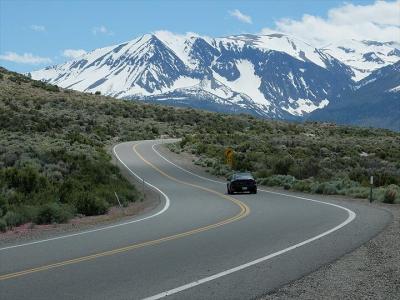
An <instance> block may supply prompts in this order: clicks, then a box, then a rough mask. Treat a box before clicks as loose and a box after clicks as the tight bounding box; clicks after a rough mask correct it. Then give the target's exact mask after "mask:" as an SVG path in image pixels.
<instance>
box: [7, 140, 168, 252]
mask: <svg viewBox="0 0 400 300" xmlns="http://www.w3.org/2000/svg"><path fill="white" fill-rule="evenodd" d="M121 144H123V143H121ZM121 144H118V145H115V146H114V147H113V152H114V155H115V157H116V158H117V159H118V160H119V161H120V162H121V163H122V164H123V165H124V167H125V168H126V169H127V170H128V171H129V172H131V173H132V174H133V175H134V176H135V177H136V178H137V179H138V180H139V181H142V182H144V183H145V184H146V185H148V186H150V187H151V188H153V189H155V190H156V191H158V192H159V193H160V194H161V195H163V197H164V198H165V204H164V207H163V208H162V209H161V210H160V211H158V212H156V213H155V214H152V215H150V216H147V217H144V218H140V219H136V220H132V221H128V222H124V223H119V224H115V225H110V226H105V227H101V228H96V229H91V230H86V231H81V232H77V233H72V234H66V235H61V236H57V237H53V238H48V239H43V240H38V241H34V242H29V243H23V244H17V245H13V246H7V247H3V248H0V251H4V250H8V249H13V248H18V247H23V246H29V245H34V244H40V243H45V242H49V241H54V240H60V239H65V238H69V237H73V236H79V235H84V234H88V233H92V232H96V231H102V230H108V229H111V228H115V227H121V226H125V225H129V224H132V223H137V222H140V221H144V220H147V219H150V218H154V217H156V216H159V215H161V214H162V213H164V212H165V211H166V210H167V209H168V208H169V206H170V203H171V202H170V199H169V198H168V196H167V195H166V194H165V193H164V192H163V191H162V190H160V189H159V188H158V187H156V186H154V185H152V184H151V183H149V182H147V181H144V179H142V178H141V177H140V176H139V175H137V174H136V173H135V172H133V171H132V170H131V169H130V168H129V167H128V166H127V165H126V164H125V163H124V162H123V161H122V160H121V159H120V158H119V156H118V154H117V152H116V151H115V149H116V148H117V146H119V145H121Z"/></svg>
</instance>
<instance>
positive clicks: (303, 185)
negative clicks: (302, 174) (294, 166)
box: [292, 179, 312, 192]
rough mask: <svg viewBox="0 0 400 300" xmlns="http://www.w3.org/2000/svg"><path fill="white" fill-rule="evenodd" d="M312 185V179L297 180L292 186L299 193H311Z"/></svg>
mask: <svg viewBox="0 0 400 300" xmlns="http://www.w3.org/2000/svg"><path fill="white" fill-rule="evenodd" d="M311 184H312V180H310V179H304V180H296V181H295V182H294V183H293V185H292V189H293V190H295V191H299V192H311Z"/></svg>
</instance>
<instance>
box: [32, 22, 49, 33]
mask: <svg viewBox="0 0 400 300" xmlns="http://www.w3.org/2000/svg"><path fill="white" fill-rule="evenodd" d="M29 28H30V29H32V30H33V31H38V32H41V31H46V27H44V26H43V25H36V24H33V25H31V26H29Z"/></svg>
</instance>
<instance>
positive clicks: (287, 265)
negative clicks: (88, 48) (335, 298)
mask: <svg viewBox="0 0 400 300" xmlns="http://www.w3.org/2000/svg"><path fill="white" fill-rule="evenodd" d="M159 143H161V141H143V142H129V143H123V144H119V145H117V146H116V147H115V148H114V151H115V153H116V155H117V156H118V158H119V159H120V161H121V162H120V164H121V165H122V164H123V165H124V166H123V167H127V168H129V169H130V172H131V173H132V176H139V177H140V178H143V179H144V180H145V181H146V183H147V184H151V185H152V186H153V188H154V189H158V192H160V193H162V195H163V196H162V203H161V204H160V205H159V206H158V207H157V208H156V209H155V210H153V211H151V212H148V213H146V214H144V215H140V216H137V217H136V218H133V219H132V220H131V221H128V222H126V221H125V222H124V223H116V224H114V225H113V226H108V227H99V228H96V229H94V230H91V231H89V232H82V233H78V234H74V235H69V236H55V237H53V238H51V237H50V238H49V239H47V240H39V241H34V242H29V243H27V244H19V245H18V244H17V245H9V246H7V247H3V248H0V299H142V298H147V297H152V299H157V298H161V297H164V296H166V295H169V296H168V298H170V299H251V298H254V297H257V296H259V295H261V294H263V293H265V292H267V291H269V290H272V289H275V288H277V287H279V286H281V285H283V284H285V283H288V282H290V281H292V280H295V279H297V278H299V277H301V276H303V275H305V274H307V273H309V272H311V271H313V270H315V269H317V268H318V267H320V266H321V265H324V264H326V263H328V262H330V261H332V260H335V259H337V258H338V257H340V256H342V255H343V254H345V253H347V252H349V251H351V250H353V249H355V248H356V247H358V246H360V245H361V244H362V243H364V242H366V241H367V240H369V239H370V238H372V237H373V236H375V235H376V234H377V233H378V232H379V231H381V230H382V229H383V228H384V227H385V225H386V224H388V222H390V219H391V216H390V214H389V213H387V212H385V211H383V210H379V209H375V208H372V207H368V206H363V205H357V204H349V203H346V204H343V203H340V202H337V201H335V200H329V199H327V198H325V197H323V198H318V196H316V195H310V196H299V195H295V194H290V193H287V195H284V194H282V193H276V192H271V191H260V192H259V193H258V194H256V195H248V194H246V195H234V196H228V195H227V194H226V191H225V189H226V186H225V183H224V182H218V181H213V179H211V180H209V179H206V178H201V177H198V176H196V175H195V174H191V173H189V172H187V171H184V170H182V169H180V168H179V167H178V166H177V165H174V164H172V163H171V162H169V161H167V160H165V159H164V158H163V157H161V156H160V154H159V153H157V152H156V151H155V149H157V147H152V146H153V145H155V144H159ZM133 173H135V174H133Z"/></svg>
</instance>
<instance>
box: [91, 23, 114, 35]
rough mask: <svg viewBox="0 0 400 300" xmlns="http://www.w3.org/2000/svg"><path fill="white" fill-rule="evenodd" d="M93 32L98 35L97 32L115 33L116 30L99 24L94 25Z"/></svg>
mask: <svg viewBox="0 0 400 300" xmlns="http://www.w3.org/2000/svg"><path fill="white" fill-rule="evenodd" d="M92 33H93V34H94V35H97V34H105V35H114V32H112V31H111V30H110V29H108V28H107V27H106V26H104V25H101V26H98V27H93V28H92Z"/></svg>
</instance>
